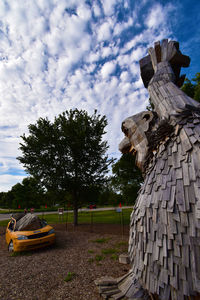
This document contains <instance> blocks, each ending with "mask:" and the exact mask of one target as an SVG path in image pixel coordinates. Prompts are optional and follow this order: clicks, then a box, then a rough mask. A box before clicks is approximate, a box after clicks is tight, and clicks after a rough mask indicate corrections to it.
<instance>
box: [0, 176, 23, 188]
mask: <svg viewBox="0 0 200 300" xmlns="http://www.w3.org/2000/svg"><path fill="white" fill-rule="evenodd" d="M25 177H26V176H23V175H10V174H4V175H0V190H1V191H4V192H7V191H9V190H10V188H11V187H12V186H13V185H15V184H16V183H18V182H21V181H22V180H23V179H24V178H25Z"/></svg>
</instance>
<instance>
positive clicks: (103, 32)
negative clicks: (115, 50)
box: [97, 22, 111, 41]
mask: <svg viewBox="0 0 200 300" xmlns="http://www.w3.org/2000/svg"><path fill="white" fill-rule="evenodd" d="M110 36H111V30H110V24H109V23H108V22H105V23H103V24H102V25H101V26H100V27H99V29H98V32H97V39H98V41H104V40H109V38H110Z"/></svg>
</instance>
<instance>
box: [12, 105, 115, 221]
mask: <svg viewBox="0 0 200 300" xmlns="http://www.w3.org/2000/svg"><path fill="white" fill-rule="evenodd" d="M106 125H107V120H106V117H105V116H103V117H101V116H100V115H98V114H97V111H95V112H94V114H93V115H92V116H90V115H88V113H87V112H86V111H83V110H78V109H75V110H70V111H66V112H64V113H62V114H60V115H59V116H58V117H56V118H55V120H54V122H50V121H49V120H48V119H47V118H45V119H43V118H40V119H39V120H38V121H37V122H36V124H30V125H29V126H28V129H29V135H28V136H25V134H24V135H23V136H22V137H21V138H22V140H23V143H21V144H20V150H21V151H22V154H23V155H22V156H21V157H18V160H19V161H20V162H21V163H22V164H23V165H24V167H25V169H26V171H27V172H28V173H29V174H31V175H32V176H34V177H35V178H36V179H38V180H40V183H41V185H43V186H44V187H45V188H46V189H47V190H55V191H59V192H62V193H63V191H64V192H67V193H69V194H70V195H71V199H72V204H73V208H74V224H75V225H76V224H77V223H78V207H79V206H80V205H81V202H82V201H83V197H82V194H83V191H84V190H85V189H87V188H89V187H91V186H92V185H94V186H100V185H101V184H103V183H104V181H105V175H106V174H107V172H108V167H109V165H110V164H111V163H112V162H113V159H108V156H107V155H106V151H107V149H108V145H107V142H106V141H103V140H102V138H103V135H104V134H105V133H106V132H105V127H106Z"/></svg>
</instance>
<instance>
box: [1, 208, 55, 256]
mask: <svg viewBox="0 0 200 300" xmlns="http://www.w3.org/2000/svg"><path fill="white" fill-rule="evenodd" d="M54 242H55V231H54V229H53V227H51V226H49V225H47V223H46V221H44V220H40V219H39V218H38V217H37V216H35V215H33V214H23V213H22V214H15V215H13V216H12V217H11V220H10V222H9V223H8V226H7V229H6V243H7V245H8V251H10V252H12V251H15V252H19V251H25V250H33V249H37V248H42V247H45V246H48V245H51V244H53V243H54Z"/></svg>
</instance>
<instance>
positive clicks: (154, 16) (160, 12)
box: [145, 3, 175, 29]
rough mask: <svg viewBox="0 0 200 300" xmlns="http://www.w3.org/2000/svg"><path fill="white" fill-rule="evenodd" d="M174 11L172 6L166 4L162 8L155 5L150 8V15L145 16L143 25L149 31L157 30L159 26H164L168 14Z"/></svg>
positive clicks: (159, 5)
mask: <svg viewBox="0 0 200 300" xmlns="http://www.w3.org/2000/svg"><path fill="white" fill-rule="evenodd" d="M174 9H175V8H174V6H173V5H172V4H168V5H166V6H165V7H163V6H162V5H161V4H159V3H157V4H156V5H154V6H153V7H152V8H151V10H150V13H149V14H148V15H147V18H146V21H145V24H146V25H147V27H148V28H151V29H155V28H159V26H160V25H162V26H163V25H165V24H166V21H167V19H168V14H169V13H171V12H172V11H173V10H174Z"/></svg>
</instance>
